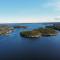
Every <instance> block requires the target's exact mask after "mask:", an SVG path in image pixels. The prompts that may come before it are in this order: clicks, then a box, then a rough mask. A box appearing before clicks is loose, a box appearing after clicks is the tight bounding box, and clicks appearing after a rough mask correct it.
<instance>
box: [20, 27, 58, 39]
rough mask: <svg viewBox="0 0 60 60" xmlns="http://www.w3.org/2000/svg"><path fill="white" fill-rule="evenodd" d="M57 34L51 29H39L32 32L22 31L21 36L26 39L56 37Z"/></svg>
mask: <svg viewBox="0 0 60 60" xmlns="http://www.w3.org/2000/svg"><path fill="white" fill-rule="evenodd" d="M56 34H57V32H56V31H55V30H54V29H51V28H41V29H40V28H38V29H33V30H32V31H22V32H20V35H21V36H22V37H26V38H37V37H42V36H56Z"/></svg>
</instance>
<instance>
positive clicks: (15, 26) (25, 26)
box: [14, 26, 28, 29]
mask: <svg viewBox="0 0 60 60" xmlns="http://www.w3.org/2000/svg"><path fill="white" fill-rule="evenodd" d="M14 28H24V29H26V28H28V26H14Z"/></svg>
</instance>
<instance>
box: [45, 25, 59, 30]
mask: <svg viewBox="0 0 60 60" xmlns="http://www.w3.org/2000/svg"><path fill="white" fill-rule="evenodd" d="M46 28H52V29H55V30H60V25H58V26H46Z"/></svg>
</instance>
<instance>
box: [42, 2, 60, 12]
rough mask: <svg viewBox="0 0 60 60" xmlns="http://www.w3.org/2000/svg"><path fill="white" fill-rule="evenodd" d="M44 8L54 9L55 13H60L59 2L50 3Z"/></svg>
mask: <svg viewBox="0 0 60 60" xmlns="http://www.w3.org/2000/svg"><path fill="white" fill-rule="evenodd" d="M43 7H44V8H51V9H52V8H53V9H54V11H55V10H56V11H60V1H58V2H48V3H45V4H44V5H43Z"/></svg>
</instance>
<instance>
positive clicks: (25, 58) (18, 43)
mask: <svg viewBox="0 0 60 60" xmlns="http://www.w3.org/2000/svg"><path fill="white" fill-rule="evenodd" d="M8 25H10V26H15V25H24V26H30V28H27V29H15V30H14V32H12V33H10V34H9V35H8V36H0V60H3V59H4V60H5V59H11V60H12V59H14V60H15V59H16V60H34V59H36V60H40V59H41V60H45V59H46V60H49V59H50V60H54V59H55V60H60V31H59V32H58V34H57V35H56V36H50V37H40V38H38V39H35V38H34V39H29V38H23V37H21V36H20V34H19V33H20V32H21V31H23V30H32V29H34V28H38V27H45V24H8Z"/></svg>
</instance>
